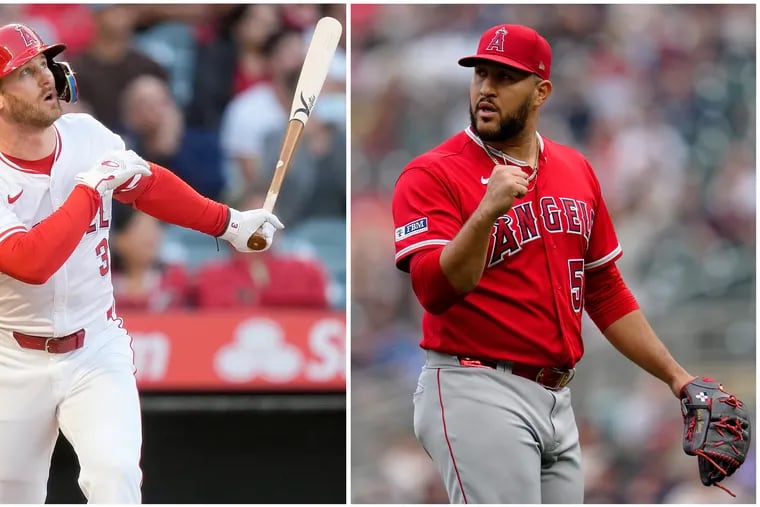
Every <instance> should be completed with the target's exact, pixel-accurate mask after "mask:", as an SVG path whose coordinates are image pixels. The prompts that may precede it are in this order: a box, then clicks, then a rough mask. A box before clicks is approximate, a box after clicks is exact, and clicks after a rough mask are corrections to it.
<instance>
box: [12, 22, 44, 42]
mask: <svg viewBox="0 0 760 507" xmlns="http://www.w3.org/2000/svg"><path fill="white" fill-rule="evenodd" d="M14 28H15V29H16V31H17V32H18V33H19V34H20V35H21V38H22V39H23V40H24V45H25V46H26V47H29V46H34V45H37V44H39V43H40V41H38V40H37V38H36V37H35V36H34V35H33V34H31V33H29V30H27V29H26V28H25V27H23V26H21V25H16V26H15V27H14Z"/></svg>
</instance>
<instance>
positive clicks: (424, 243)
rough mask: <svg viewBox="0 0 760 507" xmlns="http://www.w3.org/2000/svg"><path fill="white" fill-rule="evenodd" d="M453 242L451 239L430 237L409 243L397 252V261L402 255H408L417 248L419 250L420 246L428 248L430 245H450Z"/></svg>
mask: <svg viewBox="0 0 760 507" xmlns="http://www.w3.org/2000/svg"><path fill="white" fill-rule="evenodd" d="M449 243H451V240H450V239H428V240H425V241H420V242H419V243H415V244H413V245H409V246H408V247H406V248H402V249H401V250H399V251H398V253H397V254H396V262H398V261H400V260H401V258H402V257H406V256H407V255H408V254H410V253H411V252H414V251H415V250H419V249H420V248H427V247H430V246H439V245H448V244H449Z"/></svg>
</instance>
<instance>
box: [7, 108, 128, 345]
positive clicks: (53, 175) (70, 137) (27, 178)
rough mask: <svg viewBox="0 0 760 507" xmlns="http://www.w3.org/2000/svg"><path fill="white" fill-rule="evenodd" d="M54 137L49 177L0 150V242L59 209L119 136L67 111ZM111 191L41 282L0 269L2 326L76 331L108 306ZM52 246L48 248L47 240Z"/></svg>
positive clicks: (119, 146)
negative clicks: (27, 280) (71, 247)
mask: <svg viewBox="0 0 760 507" xmlns="http://www.w3.org/2000/svg"><path fill="white" fill-rule="evenodd" d="M54 128H55V131H56V134H57V143H56V148H55V155H54V162H53V166H52V169H51V171H50V175H49V176H48V175H46V174H40V173H37V172H33V171H29V170H26V169H24V168H23V167H21V166H19V165H17V164H15V163H14V162H12V161H11V160H10V159H8V158H6V157H5V156H4V155H2V154H0V242H2V241H4V240H5V239H7V238H8V237H10V236H11V235H13V234H14V233H16V232H19V231H26V230H30V229H31V228H32V227H34V226H35V225H36V224H38V223H40V222H41V221H42V220H44V219H45V218H46V217H48V216H49V215H50V214H51V213H53V211H55V210H56V209H58V208H59V207H60V206H61V205H62V204H63V202H64V201H65V200H66V198H67V197H68V195H69V194H70V193H71V191H72V190H73V189H74V186H75V181H74V177H75V176H76V175H77V174H78V173H80V172H83V171H87V170H89V169H90V168H91V167H93V166H94V165H95V163H96V162H97V161H98V160H99V159H100V158H101V157H103V156H104V155H105V153H106V152H107V151H109V150H123V149H125V147H124V142H123V141H122V139H121V138H120V137H119V136H117V135H116V134H114V133H113V132H111V131H110V130H108V129H107V128H106V127H105V126H103V125H102V124H101V123H100V122H98V121H97V120H95V119H94V118H93V117H92V116H90V115H87V114H81V113H71V114H65V115H63V116H61V118H59V119H58V120H57V121H56V122H55V124H54ZM110 221H111V195H104V196H103V199H102V205H101V207H100V209H99V210H98V213H97V214H96V215H95V218H94V219H93V222H92V224H91V225H90V227H89V229H88V231H87V233H86V234H85V235H84V236H83V237H82V240H81V242H80V243H79V245H78V246H77V247H76V249H75V250H74V252H73V253H72V254H71V256H70V257H69V258H68V260H67V261H66V262H65V263H64V264H63V266H62V267H61V268H60V269H59V270H58V271H57V272H56V273H55V274H54V275H53V276H52V277H51V278H50V279H49V280H48V281H47V282H45V283H44V284H42V285H31V284H27V283H24V282H21V281H19V280H16V279H14V278H12V277H10V276H8V275H6V274H4V273H0V328H2V329H6V330H10V331H20V332H23V333H28V334H31V335H39V336H63V335H67V334H70V333H73V332H75V331H77V330H79V329H81V328H82V327H84V326H85V325H86V324H88V323H90V322H92V321H94V320H95V319H98V318H99V319H102V318H103V317H104V316H105V315H106V312H107V311H108V310H109V309H110V308H111V307H112V305H113V288H112V286H111V269H110V256H109V255H110V254H109V244H108V231H109V226H110ZM51 248H53V245H51Z"/></svg>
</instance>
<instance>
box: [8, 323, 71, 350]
mask: <svg viewBox="0 0 760 507" xmlns="http://www.w3.org/2000/svg"><path fill="white" fill-rule="evenodd" d="M13 337H14V338H15V339H16V341H17V342H18V344H19V345H20V346H21V347H22V348H25V349H34V350H44V351H45V352H48V353H50V354H65V353H66V352H71V351H72V350H76V349H81V348H82V346H84V329H80V330H79V331H77V332H76V333H71V334H70V335H66V336H57V337H53V338H46V337H44V336H31V335H28V334H24V333H19V332H17V331H14V332H13Z"/></svg>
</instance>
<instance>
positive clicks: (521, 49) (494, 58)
mask: <svg viewBox="0 0 760 507" xmlns="http://www.w3.org/2000/svg"><path fill="white" fill-rule="evenodd" d="M484 60H485V61H488V62H494V63H500V64H502V65H507V66H509V67H515V68H518V69H521V70H525V71H528V72H531V73H533V74H536V75H537V76H538V77H540V78H541V79H549V74H550V71H551V66H552V48H551V46H549V43H548V42H546V39H544V38H543V37H541V36H540V35H539V34H538V32H536V31H535V30H533V29H532V28H528V27H527V26H523V25H496V26H494V27H492V28H489V29H488V30H486V31H485V33H483V35H482V36H481V37H480V43H479V44H478V52H477V54H474V55H472V56H465V57H464V58H460V59H459V65H461V66H462V67H474V66H475V65H477V64H478V62H479V61H484Z"/></svg>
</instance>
